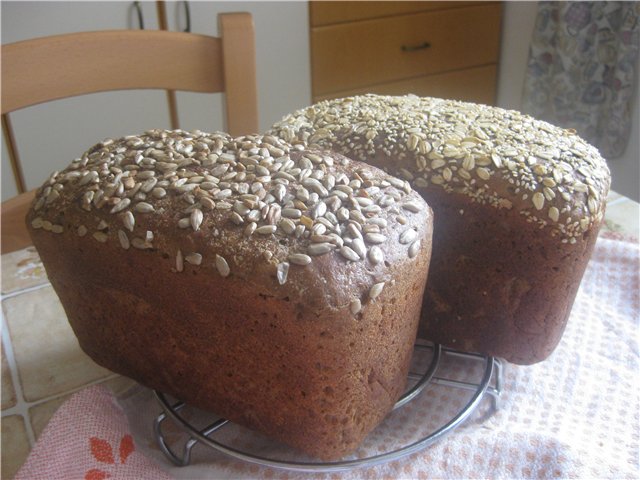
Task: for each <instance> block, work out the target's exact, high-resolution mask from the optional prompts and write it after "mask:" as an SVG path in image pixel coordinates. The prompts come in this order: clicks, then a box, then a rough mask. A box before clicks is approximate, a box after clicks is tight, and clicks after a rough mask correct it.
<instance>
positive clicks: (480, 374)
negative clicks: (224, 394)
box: [154, 343, 502, 472]
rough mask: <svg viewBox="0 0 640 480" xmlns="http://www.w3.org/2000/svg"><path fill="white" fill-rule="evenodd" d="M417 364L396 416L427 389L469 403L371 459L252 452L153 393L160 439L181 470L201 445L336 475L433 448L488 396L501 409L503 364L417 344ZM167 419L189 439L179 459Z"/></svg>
mask: <svg viewBox="0 0 640 480" xmlns="http://www.w3.org/2000/svg"><path fill="white" fill-rule="evenodd" d="M425 355H427V356H429V355H430V358H428V359H427V360H426V361H423V362H422V363H420V362H416V361H415V359H416V357H419V356H423V357H424V356H425ZM448 358H451V359H454V361H455V360H458V361H462V362H467V365H470V367H469V368H470V369H471V368H472V369H473V370H474V371H476V372H477V375H476V377H477V378H475V379H471V380H468V379H464V380H463V379H460V378H457V377H456V375H451V373H452V372H451V371H448V369H447V366H446V365H445V364H446V363H447V362H446V360H447V359H448ZM414 364H418V365H412V369H411V371H410V373H409V378H408V389H407V390H406V391H405V393H404V394H403V395H402V397H401V398H400V399H399V400H398V402H397V403H396V405H395V406H394V411H396V410H399V409H402V408H403V407H405V408H406V406H407V404H409V403H410V402H413V401H416V399H417V398H419V397H420V396H421V395H423V394H424V391H425V389H427V388H428V387H429V388H432V387H433V388H436V387H447V388H450V389H455V391H457V392H460V395H462V392H465V394H466V395H468V398H466V399H465V401H464V402H463V406H462V408H460V409H459V410H458V411H457V412H456V413H455V414H453V415H451V417H450V418H447V419H446V420H445V421H444V422H442V424H441V425H439V426H437V427H435V428H433V429H432V430H430V431H429V432H427V433H425V434H424V435H421V436H420V438H417V439H411V440H407V441H406V442H405V444H402V445H392V446H390V447H389V448H388V450H387V451H382V452H380V451H379V450H380V449H377V450H378V451H377V452H376V453H373V454H367V455H364V456H360V457H356V458H352V457H349V458H346V459H343V460H340V461H335V462H321V461H314V460H313V459H312V458H307V457H305V458H295V457H294V458H291V456H290V455H278V454H277V453H273V452H269V454H264V453H263V452H261V451H251V450H250V449H247V448H241V447H239V446H238V445H233V444H232V443H230V442H225V439H224V438H220V435H219V433H220V432H222V431H223V430H224V429H225V428H227V429H228V428H232V426H233V424H232V423H231V422H229V421H228V420H226V419H223V418H215V419H214V420H213V421H211V422H209V423H207V425H206V426H204V427H197V426H196V425H194V424H193V423H192V422H191V421H190V420H189V419H188V418H187V415H185V412H186V411H187V410H188V409H189V408H190V407H189V406H188V405H186V404H185V403H184V402H181V401H170V400H169V398H168V397H167V396H166V395H165V394H163V393H161V392H158V391H154V394H155V396H156V399H157V400H158V402H159V403H160V405H161V406H162V409H163V411H164V412H163V413H161V414H160V415H158V416H157V417H156V419H155V421H154V432H155V436H156V440H157V442H158V444H159V446H160V448H161V449H162V451H163V452H164V454H165V455H166V456H167V457H168V458H169V460H171V461H172V462H173V463H174V464H176V465H178V466H186V465H189V463H190V462H191V458H192V449H193V447H194V446H195V445H197V444H202V445H204V446H206V447H209V448H211V449H214V450H216V451H219V452H222V453H224V454H226V455H229V456H231V457H234V458H236V459H240V460H243V461H246V462H250V463H255V464H259V465H262V466H268V467H273V468H280V469H286V470H293V471H302V472H337V471H344V470H349V469H352V468H358V467H371V466H374V465H378V464H381V463H385V462H389V461H392V460H397V459H399V458H401V457H404V456H406V455H410V454H412V453H415V452H417V451H420V450H422V449H424V448H426V447H428V446H430V445H432V444H433V443H435V442H437V441H438V440H440V439H442V438H443V437H444V436H445V435H447V434H449V433H451V432H452V431H453V430H454V429H455V428H457V427H458V426H459V425H460V424H462V423H463V422H464V421H465V420H466V419H468V418H469V417H470V416H471V414H472V413H473V412H474V411H475V410H476V409H477V407H478V406H479V405H480V404H481V403H482V400H483V398H485V396H487V395H488V396H490V399H491V405H490V408H491V409H492V410H496V409H497V408H498V401H499V398H500V392H501V384H502V378H501V377H502V364H501V362H500V360H499V359H497V358H494V357H488V356H483V355H478V354H473V353H465V352H459V351H456V350H452V349H449V348H446V347H443V346H441V345H437V344H436V345H434V344H428V343H417V344H416V346H415V350H414ZM416 370H417V371H416ZM449 370H450V369H449ZM211 416H213V414H211ZM168 418H169V419H171V420H172V421H173V422H174V423H175V425H177V426H178V427H179V429H181V430H182V431H184V432H185V433H186V434H187V436H188V438H187V440H186V443H184V445H183V447H182V452H181V454H177V453H176V452H175V447H174V448H171V447H170V446H169V442H168V439H167V436H166V435H165V434H164V433H163V428H162V424H163V422H164V421H165V420H166V419H168ZM287 457H288V458H287Z"/></svg>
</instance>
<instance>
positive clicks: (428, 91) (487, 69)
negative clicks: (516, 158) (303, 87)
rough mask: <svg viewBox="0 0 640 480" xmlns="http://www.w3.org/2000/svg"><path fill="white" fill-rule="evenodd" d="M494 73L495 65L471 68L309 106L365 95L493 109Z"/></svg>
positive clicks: (344, 94)
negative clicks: (445, 100)
mask: <svg viewBox="0 0 640 480" xmlns="http://www.w3.org/2000/svg"><path fill="white" fill-rule="evenodd" d="M497 73H498V67H497V66H496V65H487V66H483V67H473V68H468V69H465V70H456V71H455V72H447V73H441V74H437V75H428V76H425V77H417V78H411V79H409V80H401V81H399V82H392V83H383V84H380V85H373V86H370V87H364V88H358V89H355V90H347V91H340V92H336V93H333V94H328V95H322V96H317V97H314V98H313V102H314V103H316V102H319V101H321V100H327V99H330V98H341V97H350V96H352V95H362V94H365V93H376V94H378V95H405V94H407V93H413V94H415V95H418V96H420V97H440V98H449V99H453V100H463V101H465V102H475V103H483V104H485V105H493V104H495V97H496V78H497Z"/></svg>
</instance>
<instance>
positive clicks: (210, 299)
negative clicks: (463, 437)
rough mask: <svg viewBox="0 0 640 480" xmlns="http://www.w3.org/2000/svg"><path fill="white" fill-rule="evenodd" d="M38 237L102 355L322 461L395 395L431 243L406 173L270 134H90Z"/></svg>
mask: <svg viewBox="0 0 640 480" xmlns="http://www.w3.org/2000/svg"><path fill="white" fill-rule="evenodd" d="M27 222H28V227H29V229H30V233H31V236H32V238H33V242H34V244H35V246H36V248H37V250H38V252H39V254H40V256H41V258H42V261H43V263H44V265H45V268H46V270H47V274H48V276H49V279H50V280H51V283H52V285H53V287H54V288H55V290H56V292H57V294H58V296H59V297H60V300H61V302H62V305H63V306H64V308H65V311H66V313H67V315H68V319H69V322H70V323H71V326H72V327H73V330H74V332H75V334H76V336H77V337H78V340H79V342H80V346H81V347H82V348H83V349H84V351H85V352H86V353H87V354H88V355H89V356H90V357H91V358H93V359H94V360H95V361H96V362H97V363H99V364H100V365H103V366H105V367H107V368H109V369H111V370H113V371H114V372H117V373H120V374H123V375H126V376H129V377H131V378H133V379H136V380H138V381H139V382H140V383H142V384H144V385H147V386H149V387H151V388H154V389H157V390H160V391H163V392H165V393H169V394H171V395H174V396H176V397H178V398H180V399H181V400H183V401H185V402H187V403H188V404H191V405H194V406H197V407H200V408H204V409H207V410H212V411H214V412H215V413H217V414H218V415H221V416H223V417H225V418H228V419H230V420H232V421H234V422H237V423H239V424H241V425H244V426H246V427H249V428H252V429H255V430H258V431H260V432H263V433H264V434H266V435H269V436H271V437H272V438H274V439H277V440H280V441H282V442H284V443H286V444H288V445H291V446H293V447H296V448H298V449H300V450H302V451H304V452H306V453H308V454H310V455H313V456H315V457H319V458H322V459H337V458H340V457H342V456H344V455H347V454H349V453H350V452H352V451H353V450H354V449H356V448H357V446H358V445H359V444H360V442H361V441H362V440H363V438H364V437H365V436H366V435H367V434H368V433H369V432H370V431H371V430H372V429H373V428H374V427H375V426H376V425H377V424H378V423H379V422H380V421H381V420H382V419H383V418H384V416H385V415H386V414H387V413H388V412H389V411H390V409H391V408H392V407H393V405H394V403H395V402H396V400H397V399H398V397H399V395H400V394H401V393H402V391H403V389H404V387H405V382H406V378H407V371H408V367H409V361H410V358H411V354H412V350H413V344H414V340H415V337H416V330H417V326H418V320H419V314H420V308H421V298H422V293H423V290H424V286H425V281H426V276H427V269H428V263H429V258H430V252H431V227H432V214H431V210H430V208H429V207H428V206H427V204H426V203H425V202H424V200H423V199H422V198H421V197H420V196H419V195H418V194H416V193H415V192H413V191H412V190H411V188H410V187H409V184H408V182H406V181H403V180H399V179H398V178H395V177H392V176H390V175H388V174H387V173H385V172H383V171H382V170H379V169H377V168H374V167H371V166H369V165H366V164H363V163H360V162H355V161H351V160H348V159H347V158H345V157H343V156H342V155H340V154H329V153H327V152H321V151H314V150H308V149H304V148H301V147H300V146H291V145H289V144H288V143H286V142H284V141H282V140H280V139H277V138H275V137H268V136H258V135H255V136H246V137H240V138H231V137H229V136H228V135H226V134H221V133H217V134H207V133H203V132H185V131H164V130H152V131H148V132H145V133H144V134H142V135H135V136H129V137H124V138H119V139H115V140H113V139H110V140H106V141H103V142H101V143H99V144H97V145H95V146H94V147H92V148H90V149H89V150H88V151H87V152H86V153H84V154H83V155H82V156H81V157H79V158H78V159H76V160H75V161H73V162H72V163H71V165H70V166H69V167H68V168H67V169H65V170H63V171H61V172H56V173H54V174H53V175H51V177H50V178H49V179H48V180H47V181H46V182H45V184H44V185H43V186H42V187H41V188H40V190H39V192H38V194H37V197H36V200H35V202H34V205H33V207H32V209H31V211H30V213H29V215H28V218H27Z"/></svg>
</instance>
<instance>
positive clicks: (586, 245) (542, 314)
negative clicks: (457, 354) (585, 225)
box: [419, 190, 597, 364]
mask: <svg viewBox="0 0 640 480" xmlns="http://www.w3.org/2000/svg"><path fill="white" fill-rule="evenodd" d="M420 193H422V194H423V195H424V197H425V199H426V200H427V202H428V203H429V205H431V206H432V207H433V209H434V211H435V212H436V220H435V225H436V226H435V227H434V236H433V259H432V262H431V266H430V270H429V282H428V284H427V288H426V290H425V297H424V307H423V322H422V323H421V326H420V330H419V336H420V337H422V338H428V339H430V340H432V341H435V342H438V343H442V344H445V345H449V346H452V347H454V348H458V349H461V350H464V351H471V352H482V353H484V354H489V355H493V356H498V357H504V358H506V359H508V360H509V361H510V362H513V363H518V364H531V363H535V362H538V361H541V360H544V359H545V358H547V357H548V356H549V355H550V354H551V352H552V351H553V350H554V349H555V347H556V345H557V344H558V342H559V341H560V338H561V336H562V333H563V331H564V328H565V326H566V322H567V319H568V317H569V313H570V311H571V306H572V304H573V301H574V298H575V296H576V293H577V291H578V286H579V285H580V281H579V280H580V278H582V274H583V273H584V270H585V268H586V265H587V262H588V261H589V257H590V255H591V251H592V250H593V247H594V244H595V241H596V238H597V229H595V230H590V231H589V232H586V233H585V234H584V235H583V237H582V238H580V239H578V241H577V242H576V243H575V244H568V243H561V242H554V241H551V240H553V239H551V238H550V237H549V236H547V235H540V230H539V229H538V228H537V227H535V226H533V225H532V224H531V223H529V222H526V221H525V220H524V218H523V217H522V216H521V215H518V214H517V213H515V212H513V211H509V210H495V209H493V208H491V207H489V206H486V205H478V204H473V203H471V204H470V203H469V201H468V199H467V198H464V197H461V196H456V195H447V196H446V197H445V196H443V195H438V193H440V192H437V191H435V190H432V191H429V192H426V191H422V192H420Z"/></svg>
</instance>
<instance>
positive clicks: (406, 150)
mask: <svg viewBox="0 0 640 480" xmlns="http://www.w3.org/2000/svg"><path fill="white" fill-rule="evenodd" d="M270 133H271V134H273V135H280V136H281V137H282V138H284V139H286V140H287V141H290V142H296V141H297V142H298V143H300V144H303V145H310V146H314V147H319V148H325V149H333V150H335V151H338V152H340V153H342V154H343V155H347V156H349V157H351V158H356V159H358V160H361V161H365V162H366V163H369V164H371V165H375V166H377V167H379V168H382V169H384V170H385V171H388V172H389V173H391V174H394V175H399V176H401V177H404V178H407V179H408V180H409V181H410V182H411V184H412V186H413V187H414V188H415V189H416V191H418V192H419V193H420V194H421V195H422V196H423V197H424V198H425V200H426V201H427V203H428V204H429V205H430V206H431V208H432V209H433V212H434V217H435V219H434V242H433V254H432V260H431V264H430V271H429V281H428V283H427V288H426V291H425V298H424V306H423V310H422V321H421V326H420V330H419V337H421V338H425V339H428V340H432V341H435V342H438V343H443V344H445V345H448V346H451V347H454V348H458V349H461V350H466V351H473V352H478V353H482V354H488V355H493V356H497V357H503V358H505V359H506V360H508V361H510V362H513V363H518V364H532V363H536V362H539V361H542V360H544V359H545V358H547V357H548V356H549V355H550V354H551V352H552V351H553V350H554V348H555V347H556V345H557V344H558V342H559V340H560V337H561V335H562V332H563V331H564V328H565V326H566V323H567V320H568V318H569V313H570V311H571V307H572V304H573V301H574V298H575V296H576V293H577V290H578V287H579V285H580V280H581V278H582V275H583V273H584V270H585V268H586V265H587V262H588V260H589V257H590V255H591V251H592V250H593V247H594V244H595V241H596V238H597V234H598V230H599V228H600V225H601V223H602V221H603V217H604V209H605V199H606V196H607V193H608V189H609V183H610V175H609V170H608V168H607V165H606V162H605V161H604V159H602V157H601V156H600V154H599V153H598V152H597V150H596V149H595V148H594V147H592V146H591V145H588V144H587V143H586V142H585V141H584V140H582V139H580V138H579V137H578V136H577V135H575V132H573V131H569V130H564V129H561V128H558V127H555V126H552V125H550V124H548V123H545V122H540V121H537V120H535V119H533V118H531V117H528V116H526V115H522V114H520V113H519V112H515V111H508V110H502V109H499V108H495V107H489V106H485V105H476V104H470V103H464V102H456V101H450V100H443V99H435V98H427V97H424V98H419V97H415V96H410V95H409V96H405V97H391V96H377V95H362V96H358V97H349V98H345V99H336V100H328V101H324V102H320V103H318V104H316V105H313V106H310V107H307V108H304V109H301V110H299V111H297V112H294V113H292V114H290V115H288V116H286V117H285V118H284V119H283V120H282V121H280V122H278V123H276V124H275V125H274V126H273V128H272V129H271V131H270ZM465 143H466V145H465ZM480 164H482V165H483V166H482V167H479V165H480Z"/></svg>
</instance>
